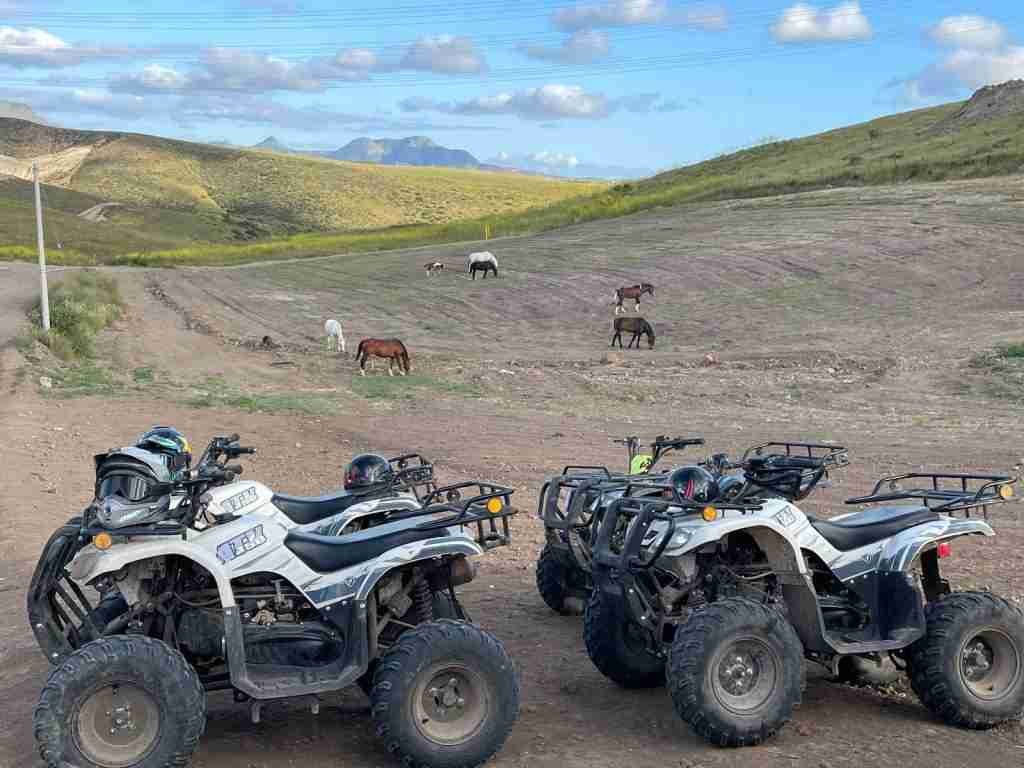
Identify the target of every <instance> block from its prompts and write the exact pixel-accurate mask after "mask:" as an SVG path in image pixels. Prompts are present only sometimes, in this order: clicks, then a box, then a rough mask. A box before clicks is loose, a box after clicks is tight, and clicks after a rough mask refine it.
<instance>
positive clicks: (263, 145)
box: [251, 136, 295, 153]
mask: <svg viewBox="0 0 1024 768" xmlns="http://www.w3.org/2000/svg"><path fill="white" fill-rule="evenodd" d="M251 148H252V149H266V150H269V151H271V152H286V153H292V152H294V151H295V150H293V149H289V148H288V147H286V146H285V145H284V144H282V143H281V142H280V141H278V139H277V137H276V136H267V138H265V139H264V140H263V141H261V142H260V143H259V144H253V145H252V147H251Z"/></svg>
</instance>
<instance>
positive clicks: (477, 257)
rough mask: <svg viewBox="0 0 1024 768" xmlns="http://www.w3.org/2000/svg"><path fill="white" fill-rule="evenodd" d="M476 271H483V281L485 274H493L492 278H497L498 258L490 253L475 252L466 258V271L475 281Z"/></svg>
mask: <svg viewBox="0 0 1024 768" xmlns="http://www.w3.org/2000/svg"><path fill="white" fill-rule="evenodd" d="M477 270H483V273H484V279H485V280H486V279H487V273H488V272H493V273H494V276H495V277H497V276H498V257H497V256H495V255H494V254H493V253H491V252H490V251H477V252H476V253H471V254H469V256H467V257H466V271H467V272H469V274H470V275H471V276H472V277H473V279H474V280H476V273H477Z"/></svg>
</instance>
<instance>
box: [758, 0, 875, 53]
mask: <svg viewBox="0 0 1024 768" xmlns="http://www.w3.org/2000/svg"><path fill="white" fill-rule="evenodd" d="M772 34H773V35H774V36H775V39H776V40H778V41H779V42H783V43H813V42H822V41H842V40H867V39H869V38H870V37H871V34H872V32H871V23H870V22H869V21H868V19H867V17H866V16H865V15H864V13H863V11H862V10H861V7H860V3H859V2H857V0H849V2H845V3H841V4H839V5H837V6H836V7H835V8H827V9H819V8H816V7H815V6H813V5H808V4H807V3H797V4H796V5H793V6H790V7H789V8H787V9H786V10H785V11H783V12H782V17H781V18H780V19H779V20H778V22H776V23H775V24H774V25H772Z"/></svg>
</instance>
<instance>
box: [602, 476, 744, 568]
mask: <svg viewBox="0 0 1024 768" xmlns="http://www.w3.org/2000/svg"><path fill="white" fill-rule="evenodd" d="M637 491H640V492H644V493H646V494H654V493H657V494H658V495H656V496H655V495H642V496H637V495H635V492H637ZM761 508H762V505H761V504H760V503H758V502H750V503H744V502H732V501H730V502H723V503H721V504H719V503H717V502H712V503H710V504H701V503H698V502H695V501H692V500H690V499H684V498H682V497H681V496H680V495H679V492H678V491H677V490H676V489H675V488H674V487H672V486H671V485H669V484H661V483H630V484H629V486H628V487H627V488H626V492H625V493H624V494H623V495H622V496H621V497H619V498H618V499H615V500H614V501H613V502H612V503H611V504H610V505H609V507H608V511H607V512H606V513H605V516H604V518H603V519H602V520H601V524H600V526H599V528H598V532H597V538H596V540H595V543H594V553H593V556H594V562H595V563H596V564H598V565H601V566H605V567H609V568H613V569H615V570H617V571H620V572H635V571H640V570H648V569H650V568H651V567H653V566H654V564H655V563H656V562H657V560H658V558H660V557H661V556H662V555H663V554H664V552H665V550H666V549H667V548H668V546H669V544H670V543H671V541H672V538H673V536H674V535H675V531H676V525H677V522H678V521H679V520H680V518H684V517H686V516H688V515H696V514H702V513H704V511H705V510H707V509H714V510H715V514H716V515H717V514H718V512H719V511H725V510H733V511H739V512H741V513H749V512H756V511H757V510H760V509H761ZM655 521H661V522H664V523H665V528H664V530H663V531H661V532H658V533H656V534H655V538H653V539H649V540H647V541H646V543H645V539H647V538H648V533H649V530H650V528H651V526H652V525H653V524H654V522H655ZM644 548H647V550H648V551H647V552H646V553H645V554H641V551H642V550H643V549H644Z"/></svg>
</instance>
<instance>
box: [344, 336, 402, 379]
mask: <svg viewBox="0 0 1024 768" xmlns="http://www.w3.org/2000/svg"><path fill="white" fill-rule="evenodd" d="M370 355H373V356H374V357H383V358H386V359H387V361H388V376H394V375H395V372H394V370H393V367H394V364H395V363H396V362H397V363H398V372H399V373H400V374H402V375H404V376H408V375H409V353H408V351H406V349H405V344H403V343H402V342H401V341H400V340H399V339H363V340H362V341H360V342H359V347H358V348H357V349H356V359H357V360H358V361H359V374H360V375H361V376H365V375H366V360H367V358H369V357H370Z"/></svg>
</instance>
